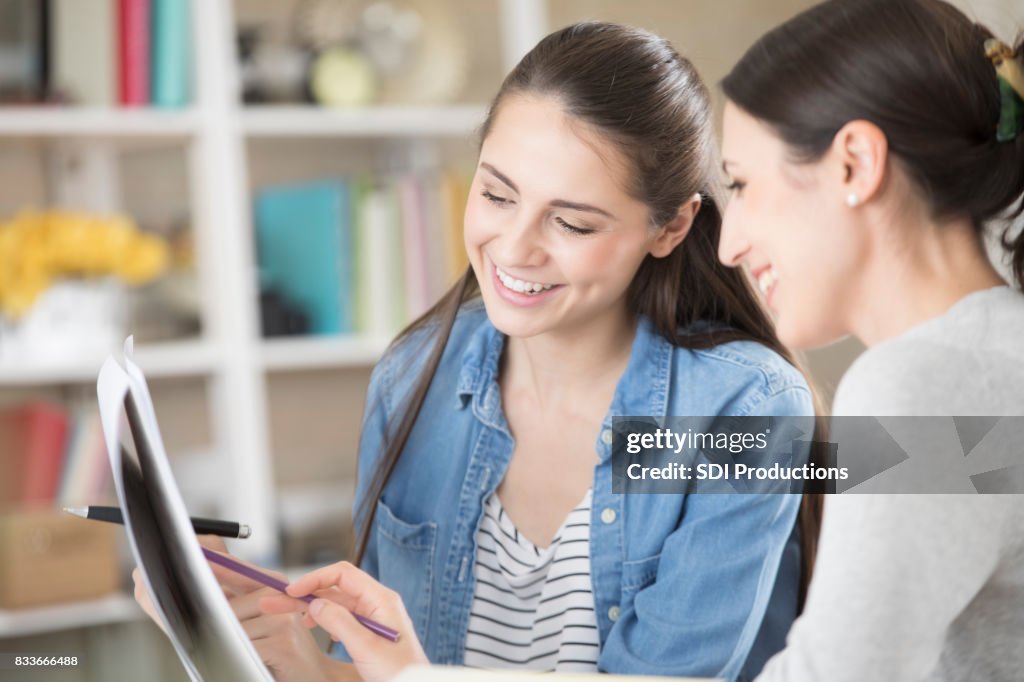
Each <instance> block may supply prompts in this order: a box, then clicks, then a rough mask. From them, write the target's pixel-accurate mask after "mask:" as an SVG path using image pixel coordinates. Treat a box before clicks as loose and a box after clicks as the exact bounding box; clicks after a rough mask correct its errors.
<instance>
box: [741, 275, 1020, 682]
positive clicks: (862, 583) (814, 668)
mask: <svg viewBox="0 0 1024 682" xmlns="http://www.w3.org/2000/svg"><path fill="white" fill-rule="evenodd" d="M833 412H834V413H835V414H836V415H873V416H883V415H886V416H890V415H908V416H910V415H922V416H933V415H934V416H946V415H993V416H994V415H1024V295H1022V294H1020V293H1019V292H1016V291H1014V290H1012V289H1010V288H1009V287H998V288H995V289H989V290H985V291H981V292H976V293H974V294H971V295H969V296H967V297H966V298H964V299H962V300H961V301H959V302H958V303H957V304H956V305H954V306H953V307H952V308H951V309H950V310H949V311H947V312H946V313H945V314H943V315H942V316H940V317H937V318H935V319H932V320H929V321H927V322H925V323H923V324H921V325H919V326H917V327H915V328H913V329H912V330H910V331H909V332H907V333H906V334H903V335H902V336H900V337H898V338H895V339H891V340H888V341H886V342H884V343H881V344H879V345H877V346H875V347H873V348H871V349H870V350H868V351H867V352H866V353H864V354H863V355H862V356H861V357H860V358H859V359H858V360H857V362H855V363H854V365H853V367H851V368H850V370H849V372H848V373H847V374H846V375H845V376H844V377H843V380H842V382H841V383H840V386H839V391H838V393H837V395H836V400H835V405H834V409H833ZM1021 449H1022V452H1024V443H1022V444H1021ZM776 680H777V681H780V682H781V681H785V682H804V681H808V682H809V681H811V680H815V681H817V680H822V681H824V682H844V681H846V680H849V681H850V682H865V681H869V680H870V681H874V680H886V681H889V682H903V681H904V680H906V681H911V680H914V681H917V680H928V681H938V680H942V681H943V682H946V681H948V682H953V681H957V682H959V681H961V680H962V681H964V682H966V681H968V680H970V681H972V682H973V681H976V680H985V681H993V682H999V681H1003V680H1005V681H1007V682H1009V681H1011V680H1014V681H1020V680H1024V496H1020V495H881V494H878V495H854V494H851V495H836V496H831V497H829V498H828V500H827V501H826V506H825V521H824V525H823V528H822V535H821V544H820V548H819V553H818V562H817V566H816V569H815V576H814V580H813V582H812V584H811V590H810V593H809V595H808V600H807V605H806V608H805V610H804V613H803V614H802V615H801V616H800V618H799V619H797V621H796V623H795V624H794V625H793V628H792V630H791V631H790V633H789V637H788V640H787V645H786V649H785V650H784V651H782V652H781V653H779V654H778V655H776V656H775V657H774V658H772V659H771V660H770V661H769V662H768V664H767V665H766V666H765V669H764V671H763V672H762V674H761V676H760V677H758V681H759V682H771V681H776Z"/></svg>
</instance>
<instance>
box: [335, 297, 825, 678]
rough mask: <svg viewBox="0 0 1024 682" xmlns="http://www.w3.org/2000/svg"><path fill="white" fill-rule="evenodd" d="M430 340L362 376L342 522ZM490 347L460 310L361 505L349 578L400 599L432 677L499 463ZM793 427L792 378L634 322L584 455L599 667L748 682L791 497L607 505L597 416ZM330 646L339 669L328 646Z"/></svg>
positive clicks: (498, 344)
mask: <svg viewBox="0 0 1024 682" xmlns="http://www.w3.org/2000/svg"><path fill="white" fill-rule="evenodd" d="M432 340H433V337H432V335H431V334H430V332H429V330H426V329H423V330H420V331H418V332H414V333H413V334H411V335H409V336H407V337H405V338H404V339H402V340H401V341H400V342H399V343H397V344H395V345H393V346H392V348H391V349H389V351H388V352H387V353H386V354H385V357H384V358H383V359H382V360H381V362H380V363H379V364H378V365H377V367H376V368H375V369H374V372H373V375H372V377H371V381H370V388H369V395H368V399H367V407H366V413H365V415H364V421H363V432H362V436H361V440H360V447H359V472H360V476H359V482H358V485H357V491H356V519H357V523H360V522H361V521H362V519H363V518H365V513H366V510H365V509H363V508H364V507H365V504H366V502H365V500H366V495H367V491H368V489H369V483H370V479H371V478H372V475H373V472H374V471H375V468H376V465H377V462H378V459H379V458H380V457H381V455H382V453H383V444H384V441H385V432H386V429H387V428H389V420H390V419H391V418H392V417H393V416H394V415H395V413H396V410H400V409H401V408H402V407H403V405H404V402H403V397H404V396H406V395H407V394H408V392H409V391H410V390H411V387H412V386H413V384H414V383H415V380H416V377H417V376H418V373H419V370H420V369H421V367H422V366H423V364H424V362H425V359H426V356H427V355H428V353H429V349H430V347H431V343H432ZM504 344H505V336H504V335H503V334H502V333H500V332H499V331H497V330H496V329H495V328H494V327H493V326H492V325H491V323H490V321H489V320H488V319H487V315H486V312H485V311H484V309H483V306H482V304H481V303H480V302H479V301H477V302H473V303H469V304H467V305H465V306H464V307H463V310H462V311H460V313H459V316H458V318H457V320H456V323H455V326H454V328H453V330H452V333H451V336H450V338H449V341H448V344H447V347H446V349H445V352H444V355H443V356H442V360H441V364H440V366H439V368H438V371H437V373H436V375H435V376H434V379H433V382H432V384H431V386H430V389H429V391H428V393H427V397H426V400H425V402H424V405H423V408H422V410H421V412H420V414H419V417H418V419H417V421H416V425H415V426H414V428H413V431H412V433H411V435H410V438H409V440H408V443H407V444H406V447H405V449H404V451H403V453H402V456H401V458H400V459H399V462H398V464H397V466H396V468H395V470H394V472H393V473H392V475H391V478H390V480H389V481H388V484H387V486H386V487H385V489H384V492H383V495H382V497H381V500H380V501H379V502H378V504H377V507H376V515H375V517H374V522H373V528H372V531H371V536H370V541H369V544H368V546H367V551H366V555H365V558H364V560H363V564H362V567H363V569H364V570H366V571H367V572H368V573H370V574H371V575H373V576H374V577H376V578H377V579H378V580H379V581H380V582H382V583H383V584H384V585H386V586H388V587H390V588H391V589H393V590H395V591H396V592H398V593H399V594H400V595H401V597H402V600H403V602H404V604H405V606H406V608H407V610H408V612H409V615H410V616H411V618H412V621H413V623H414V624H415V627H416V633H417V635H418V636H419V639H420V642H421V643H422V644H423V648H424V650H425V651H426V654H427V656H428V657H429V659H430V660H431V662H433V663H440V664H455V665H458V664H461V663H462V661H463V647H464V644H465V639H466V630H467V627H468V623H469V613H470V606H471V604H472V601H473V593H474V589H475V579H474V572H473V566H474V561H475V557H476V541H475V538H476V533H477V528H478V526H479V523H480V519H481V516H482V512H483V507H484V501H485V500H486V499H487V497H488V496H489V495H490V494H491V493H492V492H494V490H495V489H496V488H497V487H498V484H499V483H500V482H501V480H502V478H503V477H504V475H505V471H506V468H507V467H508V464H509V460H510V458H511V455H512V451H513V449H514V440H513V438H512V435H511V434H510V432H509V428H508V424H507V422H506V420H505V417H504V413H503V411H502V406H501V392H500V388H499V385H498V367H499V360H500V358H501V355H502V350H503V348H504ZM810 414H813V407H812V402H811V396H810V392H809V390H808V388H807V385H806V383H805V381H804V379H803V377H802V375H801V374H800V373H799V372H798V371H797V370H796V369H795V368H793V367H792V366H791V365H789V364H788V363H787V362H786V361H785V360H784V359H783V358H781V357H780V356H778V355H777V354H776V353H774V352H773V351H771V350H769V349H767V348H766V347H764V346H762V345H760V344H757V343H753V342H748V341H737V342H730V343H726V344H722V345H719V346H716V347H713V348H710V349H706V350H688V349H685V348H679V347H675V346H673V345H671V344H670V343H669V342H668V341H667V340H666V339H665V338H664V337H662V336H661V335H660V334H658V333H657V332H656V331H655V330H654V328H653V326H652V324H651V323H650V321H649V320H647V319H645V318H641V319H640V320H639V322H638V328H637V332H636V336H635V339H634V342H633V347H632V352H631V355H630V359H629V363H628V366H627V368H626V371H625V373H624V374H623V375H622V377H621V379H620V380H619V383H618V385H617V387H616V390H615V394H614V397H613V399H612V403H611V406H610V409H609V411H608V413H607V415H605V418H604V422H603V425H602V428H601V430H600V432H599V433H597V434H595V443H594V449H595V452H596V458H595V467H594V479H593V484H592V486H593V504H592V507H591V509H592V511H591V520H590V523H591V539H590V542H591V556H590V560H591V581H592V586H593V594H594V605H595V612H596V616H597V626H598V631H599V637H600V642H601V649H600V655H599V658H598V668H599V669H600V670H601V671H604V672H614V673H631V674H640V675H693V676H707V677H719V678H724V679H727V680H748V679H752V678H753V677H754V676H755V675H756V674H757V672H758V671H759V670H760V669H761V667H762V666H763V665H764V663H765V662H766V661H767V659H768V658H769V657H770V656H771V655H772V654H774V653H775V652H777V651H778V650H780V649H782V647H783V645H784V641H785V636H786V633H787V631H788V630H789V627H790V625H791V623H792V621H793V620H794V618H795V617H796V608H797V592H798V582H799V574H800V567H799V565H800V550H799V546H798V540H799V538H798V535H797V533H796V531H795V528H794V526H795V523H794V522H795V519H796V514H797V509H798V507H799V503H800V497H799V495H788V494H775V495H753V494H744V495H739V494H732V495H718V494H693V495H689V496H687V495H657V494H629V495H622V494H618V495H616V494H613V493H612V466H611V447H610V444H611V430H610V429H611V427H612V421H611V420H612V417H613V416H616V415H635V416H639V415H650V416H665V415H672V416H686V415H693V416H711V415H741V416H742V415H772V416H783V415H810ZM391 426H392V427H393V425H391ZM551 455H552V466H551V472H552V475H557V471H558V464H557V453H554V452H553V453H551ZM794 464H796V465H800V464H803V462H800V461H797V462H794ZM335 649H336V650H335V654H334V655H335V656H337V657H338V658H341V659H343V660H344V659H345V658H346V652H345V651H344V649H343V647H341V646H340V645H338V646H336V648H335Z"/></svg>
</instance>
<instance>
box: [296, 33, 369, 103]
mask: <svg viewBox="0 0 1024 682" xmlns="http://www.w3.org/2000/svg"><path fill="white" fill-rule="evenodd" d="M309 90H310V93H311V94H312V95H313V99H314V100H315V101H316V102H317V103H318V104H323V105H325V106H330V107H357V106H364V105H367V104H370V103H371V102H372V101H373V99H374V96H375V95H376V93H377V75H376V72H375V71H374V70H373V65H371V64H370V62H369V60H367V59H366V57H364V56H363V55H362V54H361V53H359V52H357V51H355V50H352V49H350V48H347V47H331V48H328V49H326V50H324V51H323V52H321V53H320V54H318V55H317V56H316V58H315V59H314V60H313V63H312V65H311V66H310V72H309Z"/></svg>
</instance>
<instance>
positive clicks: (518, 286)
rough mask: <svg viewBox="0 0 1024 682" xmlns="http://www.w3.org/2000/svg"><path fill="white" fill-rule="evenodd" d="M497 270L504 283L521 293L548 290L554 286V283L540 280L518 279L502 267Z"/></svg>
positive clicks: (530, 293) (531, 293)
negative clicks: (525, 280)
mask: <svg viewBox="0 0 1024 682" xmlns="http://www.w3.org/2000/svg"><path fill="white" fill-rule="evenodd" d="M495 272H497V273H498V279H500V280H501V283H502V284H504V285H505V286H506V287H508V288H509V289H511V290H512V291H517V292H519V293H521V294H529V295H533V294H536V293H539V292H541V291H547V290H548V289H550V288H551V287H552V286H554V285H552V284H540V283H538V282H524V281H523V280H521V279H516V278H515V277H511V276H510V275H507V274H505V273H504V272H502V271H501V269H500V268H495Z"/></svg>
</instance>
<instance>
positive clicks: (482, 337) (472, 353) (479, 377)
mask: <svg viewBox="0 0 1024 682" xmlns="http://www.w3.org/2000/svg"><path fill="white" fill-rule="evenodd" d="M505 339H506V336H505V335H504V334H502V333H501V332H499V331H498V330H497V329H496V328H495V327H494V325H492V324H491V322H490V320H486V321H485V322H484V323H483V324H481V325H480V326H479V327H478V328H477V329H476V330H475V332H474V333H473V335H472V337H470V339H469V342H468V343H467V344H466V348H465V350H464V351H463V354H462V367H461V369H460V373H459V381H458V387H457V389H456V394H457V396H456V398H457V408H458V409H465V408H466V406H467V405H469V404H472V408H473V413H474V415H475V416H476V417H477V419H479V420H480V421H482V422H483V423H485V424H487V425H488V426H491V427H493V428H496V429H499V430H502V431H506V432H507V430H508V429H507V425H506V422H505V417H504V413H503V412H502V409H501V389H500V387H499V386H498V380H497V379H498V366H499V363H500V361H501V353H502V351H503V350H504V348H505ZM673 349H674V346H672V344H671V343H669V342H668V340H667V339H666V338H665V337H663V336H662V335H661V334H659V333H658V332H657V330H655V329H654V324H653V323H652V322H651V320H650V319H649V318H647V317H645V316H640V319H639V321H638V323H637V330H636V336H635V337H634V339H633V347H632V350H631V351H630V356H629V363H628V364H627V365H626V371H625V372H624V373H623V375H622V376H621V377H620V378H619V382H618V384H617V386H616V388H615V394H614V396H613V397H612V403H611V407H610V409H609V411H608V413H607V414H606V415H605V418H604V421H603V423H602V428H601V430H602V432H604V431H606V430H609V429H611V427H612V417H613V416H642V415H661V414H666V410H667V407H668V392H669V377H670V376H671V370H672V351H673ZM637 382H644V384H645V385H644V386H637V385H636V383H637ZM598 445H599V447H598V454H599V455H600V458H601V461H605V460H606V459H607V458H608V457H610V456H611V448H610V447H607V444H604V445H605V447H600V446H601V445H602V443H601V442H600V440H599V443H598Z"/></svg>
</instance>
